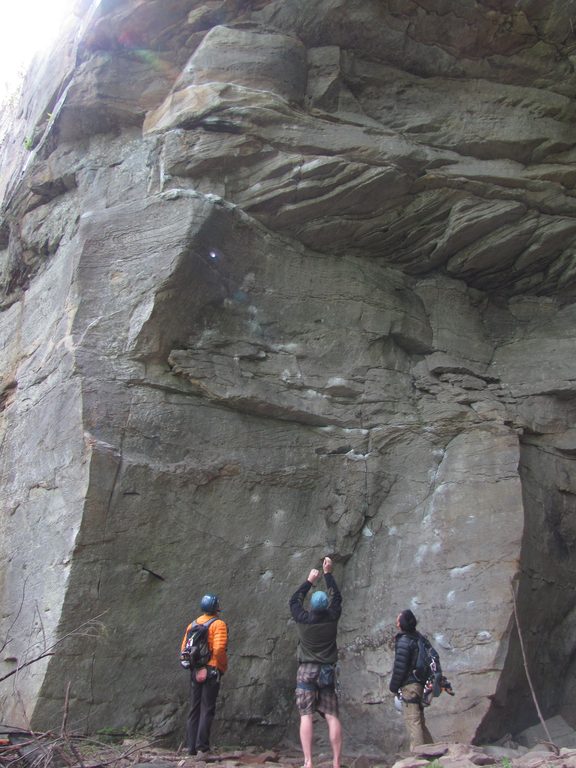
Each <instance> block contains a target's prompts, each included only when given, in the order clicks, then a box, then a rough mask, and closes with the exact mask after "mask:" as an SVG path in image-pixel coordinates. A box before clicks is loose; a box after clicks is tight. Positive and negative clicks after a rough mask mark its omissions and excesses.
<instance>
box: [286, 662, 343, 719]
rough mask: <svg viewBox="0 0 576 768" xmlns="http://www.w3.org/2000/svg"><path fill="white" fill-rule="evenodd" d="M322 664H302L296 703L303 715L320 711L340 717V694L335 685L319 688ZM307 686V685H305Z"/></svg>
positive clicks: (297, 677) (297, 683) (298, 675)
mask: <svg viewBox="0 0 576 768" xmlns="http://www.w3.org/2000/svg"><path fill="white" fill-rule="evenodd" d="M320 666H321V665H320V664H310V663H306V664H300V666H299V667H298V673H297V675H296V705H297V707H298V711H299V712H300V714H301V715H311V714H313V713H314V712H319V713H320V714H321V715H334V716H335V717H338V696H337V695H336V690H335V689H334V687H330V688H318V687H317V683H318V675H319V674H320ZM303 686H306V687H303Z"/></svg>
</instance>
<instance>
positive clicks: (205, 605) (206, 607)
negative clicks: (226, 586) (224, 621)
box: [200, 594, 222, 613]
mask: <svg viewBox="0 0 576 768" xmlns="http://www.w3.org/2000/svg"><path fill="white" fill-rule="evenodd" d="M200 610H201V611H204V613H217V612H218V611H220V610H222V609H221V608H220V600H218V596H217V595H211V594H208V595H204V597H203V598H202V600H200Z"/></svg>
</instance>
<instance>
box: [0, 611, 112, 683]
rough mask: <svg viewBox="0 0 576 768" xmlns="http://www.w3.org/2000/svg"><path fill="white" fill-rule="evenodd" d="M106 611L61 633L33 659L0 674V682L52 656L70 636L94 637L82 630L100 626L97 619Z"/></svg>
mask: <svg viewBox="0 0 576 768" xmlns="http://www.w3.org/2000/svg"><path fill="white" fill-rule="evenodd" d="M105 613H106V611H104V612H103V613H101V614H99V615H98V616H95V617H94V618H93V619H89V620H88V621H85V622H84V623H83V624H80V625H79V626H78V627H76V629H72V630H71V631H70V632H67V633H66V634H65V635H62V637H61V638H59V639H58V640H55V641H54V642H53V643H52V645H49V646H48V647H47V648H45V649H44V650H43V651H42V652H41V653H39V654H38V655H37V656H34V658H33V659H29V660H28V661H25V662H23V663H22V664H18V665H17V666H16V669H13V670H12V671H11V672H7V673H6V674H5V675H2V676H1V677H0V683H3V682H4V680H8V678H9V677H12V676H13V675H17V674H18V672H20V670H21V669H25V668H26V667H29V666H30V665H31V664H36V662H38V661H41V660H42V659H45V658H47V657H48V656H54V654H55V650H54V649H55V648H57V647H58V646H59V645H61V644H62V643H63V642H64V641H65V640H68V639H69V638H70V637H95V635H94V634H93V633H92V632H83V631H82V630H84V629H86V628H89V629H94V628H96V627H97V626H98V627H99V626H101V622H99V621H98V619H100V618H101V617H102V616H104V614H105Z"/></svg>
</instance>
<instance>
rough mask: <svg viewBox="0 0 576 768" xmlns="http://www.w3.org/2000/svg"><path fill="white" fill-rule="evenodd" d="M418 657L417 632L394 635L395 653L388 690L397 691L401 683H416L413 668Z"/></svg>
mask: <svg viewBox="0 0 576 768" xmlns="http://www.w3.org/2000/svg"><path fill="white" fill-rule="evenodd" d="M417 659H418V633H417V632H399V633H398V634H397V635H396V655H395V656H394V667H393V669H392V677H391V678H390V686H389V687H390V690H391V691H392V693H398V690H399V689H400V688H402V686H403V685H407V684H408V683H417V682H418V680H417V679H416V678H415V677H414V675H413V670H414V667H415V665H416V661H417Z"/></svg>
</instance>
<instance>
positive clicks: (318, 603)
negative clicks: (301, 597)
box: [310, 590, 330, 611]
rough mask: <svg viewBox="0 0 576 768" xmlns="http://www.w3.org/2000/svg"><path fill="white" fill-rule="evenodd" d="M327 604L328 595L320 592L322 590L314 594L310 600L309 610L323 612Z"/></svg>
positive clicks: (328, 602)
mask: <svg viewBox="0 0 576 768" xmlns="http://www.w3.org/2000/svg"><path fill="white" fill-rule="evenodd" d="M329 604H330V601H329V600H328V595H327V594H326V592H322V590H318V592H314V594H313V595H312V597H311V598H310V608H312V610H313V611H325V610H326V608H328V606H329Z"/></svg>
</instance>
